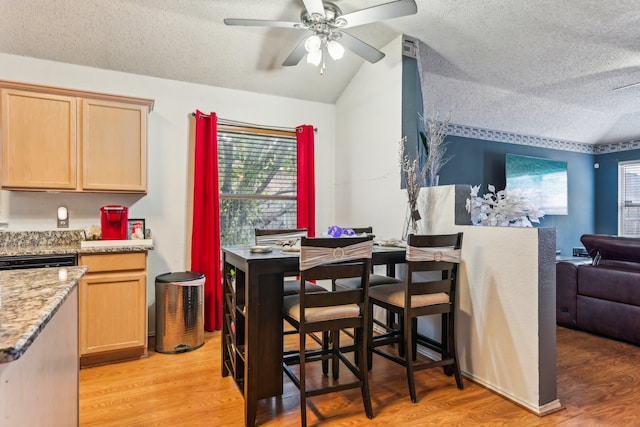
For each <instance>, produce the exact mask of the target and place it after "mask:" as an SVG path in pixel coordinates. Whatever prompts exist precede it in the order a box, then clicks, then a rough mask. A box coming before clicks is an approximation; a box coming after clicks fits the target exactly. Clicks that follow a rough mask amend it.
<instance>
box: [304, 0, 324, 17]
mask: <svg viewBox="0 0 640 427" xmlns="http://www.w3.org/2000/svg"><path fill="white" fill-rule="evenodd" d="M302 2H303V3H304V7H305V9H307V13H309V15H313V14H314V13H315V14H318V15H320V16H322V17H324V16H325V14H324V5H323V4H322V0H302Z"/></svg>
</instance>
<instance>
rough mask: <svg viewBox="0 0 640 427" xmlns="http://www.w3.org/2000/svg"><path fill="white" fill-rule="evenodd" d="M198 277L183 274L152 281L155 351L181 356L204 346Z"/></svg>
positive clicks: (201, 283)
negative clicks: (154, 293)
mask: <svg viewBox="0 0 640 427" xmlns="http://www.w3.org/2000/svg"><path fill="white" fill-rule="evenodd" d="M204 282H205V277H204V274H202V273H196V272H194V271H185V272H180V273H165V274H161V275H159V276H157V277H156V351H157V352H159V353H184V352H186V351H192V350H196V349H198V348H200V347H202V345H203V344H204V305H203V302H204Z"/></svg>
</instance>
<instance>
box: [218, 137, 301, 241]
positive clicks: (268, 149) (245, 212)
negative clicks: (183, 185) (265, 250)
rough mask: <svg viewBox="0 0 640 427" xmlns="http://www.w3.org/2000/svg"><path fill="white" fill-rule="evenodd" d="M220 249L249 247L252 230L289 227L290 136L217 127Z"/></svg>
mask: <svg viewBox="0 0 640 427" xmlns="http://www.w3.org/2000/svg"><path fill="white" fill-rule="evenodd" d="M218 165H219V170H218V176H219V185H220V236H221V243H222V245H223V246H224V245H228V246H232V245H252V244H253V243H254V241H255V238H254V229H255V228H295V227H296V221H297V219H296V218H297V212H296V209H297V207H296V196H297V191H296V189H297V185H296V177H297V174H296V172H297V171H296V167H297V166H296V135H295V133H294V132H284V131H275V130H274V131H271V130H264V129H254V128H242V127H235V126H222V125H221V126H218Z"/></svg>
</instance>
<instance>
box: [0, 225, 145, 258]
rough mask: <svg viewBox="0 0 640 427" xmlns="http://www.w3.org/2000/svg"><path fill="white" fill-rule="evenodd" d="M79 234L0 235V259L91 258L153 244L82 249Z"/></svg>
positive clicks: (114, 243)
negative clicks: (58, 256)
mask: <svg viewBox="0 0 640 427" xmlns="http://www.w3.org/2000/svg"><path fill="white" fill-rule="evenodd" d="M83 237H84V236H83V233H82V231H81V230H66V231H58V230H55V231H2V232H0V256H21V255H52V254H61V255H62V254H95V253H105V252H143V251H149V250H152V249H153V242H152V241H151V242H149V241H148V240H146V241H140V244H137V242H136V241H134V240H128V241H122V240H113V241H108V240H103V241H99V242H101V243H102V245H100V246H95V247H83V246H82V243H81V242H82V240H83Z"/></svg>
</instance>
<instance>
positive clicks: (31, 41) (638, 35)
mask: <svg viewBox="0 0 640 427" xmlns="http://www.w3.org/2000/svg"><path fill="white" fill-rule="evenodd" d="M385 1H386V0H336V1H335V3H336V4H338V5H339V6H340V8H341V9H342V10H343V12H344V13H349V12H351V11H355V10H357V9H361V8H364V7H369V6H373V5H377V4H381V3H384V2H385ZM417 4H418V14H416V15H413V16H409V17H403V18H397V19H392V20H388V21H384V22H381V23H375V24H369V25H366V26H362V27H357V28H354V29H352V30H350V31H349V32H350V33H351V34H352V35H354V36H356V37H359V38H361V39H363V40H365V41H366V42H367V43H369V44H371V45H372V46H374V47H377V48H380V47H382V46H384V45H385V44H387V43H388V42H389V41H391V40H392V39H394V38H395V37H397V35H399V34H406V35H408V36H411V37H413V38H416V39H419V40H420V41H421V42H422V43H423V51H422V52H423V53H424V58H425V59H424V60H423V62H422V65H423V69H424V71H425V76H426V79H427V80H426V83H425V85H426V92H427V93H426V95H425V96H426V99H427V105H428V106H431V108H433V109H436V110H439V111H442V112H451V121H452V122H454V123H458V124H463V125H468V126H474V127H481V128H488V129H497V130H503V131H509V132H516V133H523V134H528V135H535V136H541V137H548V138H557V139H565V140H570V141H576V142H584V143H590V144H593V143H604V142H613V141H626V140H631V139H637V138H640V86H636V87H630V88H627V89H624V90H619V91H613V90H612V89H614V88H616V87H620V86H625V85H629V84H634V83H640V7H638V3H637V1H625V0H617V1H613V2H603V1H602V0H563V1H558V0H532V1H527V2H523V1H508V0H484V1H479V0H417ZM301 8H302V2H301V1H300V0H271V1H263V0H255V1H248V0H112V1H109V2H105V1H96V0H65V1H64V2H58V1H51V0H21V1H18V0H3V1H1V2H0V52H5V53H10V54H16V55H23V56H30V57H36V58H42V59H49V60H54V61H60V62H67V63H73V64H80V65H86V66H91V67H97V68H104V69H111V70H118V71H124V72H130V73H136V74H144V75H150V76H156V77H162V78H168V79H175V80H181V81H188V82H194V83H202V84H207V85H212V86H219V87H227V88H233V89H240V90H247V91H255V92H263V93H269V94H276V95H282V96H286V97H294V98H301V99H308V100H314V101H318V102H325V103H333V102H335V101H336V99H337V98H338V97H339V95H340V93H341V92H342V90H343V89H344V87H345V86H346V85H347V84H348V83H349V81H350V79H351V78H352V76H353V74H354V73H355V72H356V71H357V69H358V68H359V67H360V65H362V63H363V61H362V60H361V59H360V58H359V57H357V56H355V55H353V54H349V53H347V54H346V55H345V57H344V58H343V59H342V60H340V61H339V62H332V61H329V62H328V63H327V70H326V72H325V75H324V76H320V74H319V73H318V69H317V68H314V67H312V66H310V65H308V64H306V62H305V61H304V60H303V61H302V62H301V63H300V64H299V65H298V66H297V67H282V66H281V64H282V62H283V61H284V59H285V58H286V57H287V56H288V55H289V53H290V51H291V50H292V49H293V48H294V47H295V46H296V44H297V43H298V41H299V40H300V39H301V38H302V37H303V35H304V33H303V32H302V31H299V30H294V29H284V28H258V27H228V26H225V25H224V24H223V22H222V20H223V18H257V19H274V20H284V21H297V20H298V19H299V15H300V10H301ZM374 66H375V65H374ZM0 67H2V64H0Z"/></svg>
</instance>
